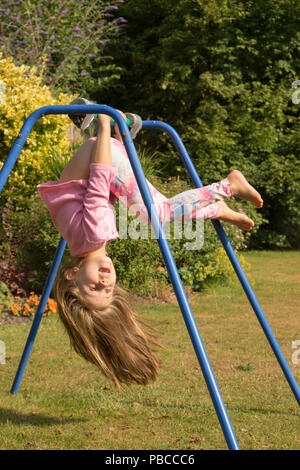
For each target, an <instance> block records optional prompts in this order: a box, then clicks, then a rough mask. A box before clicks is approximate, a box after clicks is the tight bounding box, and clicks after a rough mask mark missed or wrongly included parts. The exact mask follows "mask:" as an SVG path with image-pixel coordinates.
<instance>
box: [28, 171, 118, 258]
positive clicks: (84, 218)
mask: <svg viewBox="0 0 300 470" xmlns="http://www.w3.org/2000/svg"><path fill="white" fill-rule="evenodd" d="M116 171H117V170H116V168H113V167H112V166H108V165H103V164H100V163H92V164H91V165H90V176H89V179H88V180H85V179H82V180H72V181H67V182H65V183H59V182H58V181H49V182H47V183H42V184H39V185H38V186H37V188H38V191H39V193H40V196H41V198H42V200H43V201H44V202H45V204H46V205H47V206H48V208H49V211H50V215H51V218H52V221H53V223H54V225H55V227H56V228H57V230H58V231H59V233H60V234H61V236H62V237H63V238H64V240H65V241H66V242H67V244H68V246H69V248H70V250H71V255H72V256H75V257H84V256H86V255H87V254H88V253H90V252H92V251H96V250H98V249H99V248H101V247H102V246H104V245H106V243H108V242H109V241H111V240H115V239H116V238H118V236H119V234H118V231H117V228H116V221H115V215H114V212H113V204H112V200H111V199H110V185H111V182H112V180H113V178H114V177H115V175H116Z"/></svg>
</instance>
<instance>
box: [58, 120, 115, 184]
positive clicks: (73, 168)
mask: <svg viewBox="0 0 300 470" xmlns="http://www.w3.org/2000/svg"><path fill="white" fill-rule="evenodd" d="M107 121H108V122H107ZM98 124H99V129H98V137H97V140H96V142H95V139H89V140H87V141H86V142H84V144H82V145H81V147H80V148H79V149H78V150H77V151H76V152H75V154H74V155H73V157H72V158H71V160H70V161H69V162H68V163H67V165H66V167H65V168H64V170H63V172H62V174H61V177H60V180H59V182H60V183H65V182H67V181H72V180H81V179H85V180H87V179H89V175H90V163H104V164H107V165H111V149H110V118H109V116H104V115H102V116H101V115H100V116H99V118H98ZM108 124H109V125H108Z"/></svg>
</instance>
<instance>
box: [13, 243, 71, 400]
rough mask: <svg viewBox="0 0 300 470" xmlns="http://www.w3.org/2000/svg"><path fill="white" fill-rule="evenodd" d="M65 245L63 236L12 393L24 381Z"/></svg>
mask: <svg viewBox="0 0 300 470" xmlns="http://www.w3.org/2000/svg"><path fill="white" fill-rule="evenodd" d="M65 247H66V242H65V240H64V239H63V238H61V239H60V241H59V243H58V246H57V249H56V253H55V256H54V259H53V263H52V266H51V269H50V272H49V275H48V279H47V281H46V284H45V287H44V290H43V293H42V297H41V300H40V303H39V305H38V308H37V311H36V314H35V316H34V319H33V322H32V325H31V329H30V332H29V335H28V338H27V342H26V345H25V348H24V351H23V354H22V357H21V360H20V364H19V367H18V370H17V373H16V376H15V379H14V381H13V384H12V387H11V390H10V393H11V394H13V395H16V394H17V393H18V390H19V387H20V383H21V381H22V378H23V375H24V372H25V368H26V365H27V362H28V360H29V356H30V353H31V350H32V347H33V343H34V340H35V337H36V335H37V332H38V329H39V326H40V323H41V320H42V318H43V313H44V310H45V307H46V304H47V302H48V299H49V296H50V293H51V289H52V286H53V282H54V279H55V276H56V273H57V270H58V268H59V265H60V262H61V259H62V256H63V254H64V251H65Z"/></svg>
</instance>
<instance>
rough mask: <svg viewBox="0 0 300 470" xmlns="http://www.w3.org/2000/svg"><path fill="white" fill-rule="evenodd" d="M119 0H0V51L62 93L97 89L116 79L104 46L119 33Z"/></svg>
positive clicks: (120, 0) (122, 25)
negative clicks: (38, 74)
mask: <svg viewBox="0 0 300 470" xmlns="http://www.w3.org/2000/svg"><path fill="white" fill-rule="evenodd" d="M124 1H125V0H112V1H109V0H98V1H96V2H91V1H90V0H80V1H79V0H32V1H31V2H23V1H11V0H0V51H1V52H2V53H3V56H4V57H6V56H12V57H13V58H14V62H15V63H16V65H21V64H25V65H28V66H30V67H32V66H36V67H37V69H38V72H39V71H40V70H43V81H44V84H46V85H48V86H51V87H52V88H55V89H57V90H59V91H63V92H71V93H76V92H82V89H86V88H87V89H89V88H90V86H89V82H88V81H90V82H92V87H96V88H97V89H99V88H100V89H101V86H106V85H107V84H108V82H109V81H110V80H114V79H115V78H116V74H117V73H118V72H117V70H118V69H117V67H116V66H115V65H114V64H113V63H112V62H111V61H112V60H113V57H111V56H107V55H105V52H104V48H105V45H106V44H107V43H108V42H109V41H110V40H111V39H113V38H116V37H118V35H119V34H120V33H122V32H123V31H124V29H123V28H124V26H126V23H127V20H126V19H125V18H123V17H120V16H118V10H119V6H118V4H121V3H124Z"/></svg>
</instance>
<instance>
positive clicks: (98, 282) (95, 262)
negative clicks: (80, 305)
mask: <svg viewBox="0 0 300 470" xmlns="http://www.w3.org/2000/svg"><path fill="white" fill-rule="evenodd" d="M72 271H73V276H74V277H72V278H73V279H74V280H75V281H76V284H77V286H78V288H79V290H80V293H81V295H82V296H83V297H84V299H85V301H86V304H87V305H88V306H89V307H93V308H102V307H106V306H107V305H109V304H110V302H111V300H112V294H113V290H114V287H115V284H116V278H117V276H116V271H115V268H114V265H113V263H112V260H111V259H110V258H109V257H108V256H107V253H106V252H105V251H103V250H100V251H96V252H94V253H91V254H90V255H89V256H87V258H86V259H85V261H84V263H83V265H82V266H81V267H80V268H78V267H76V268H73V270H72Z"/></svg>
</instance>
